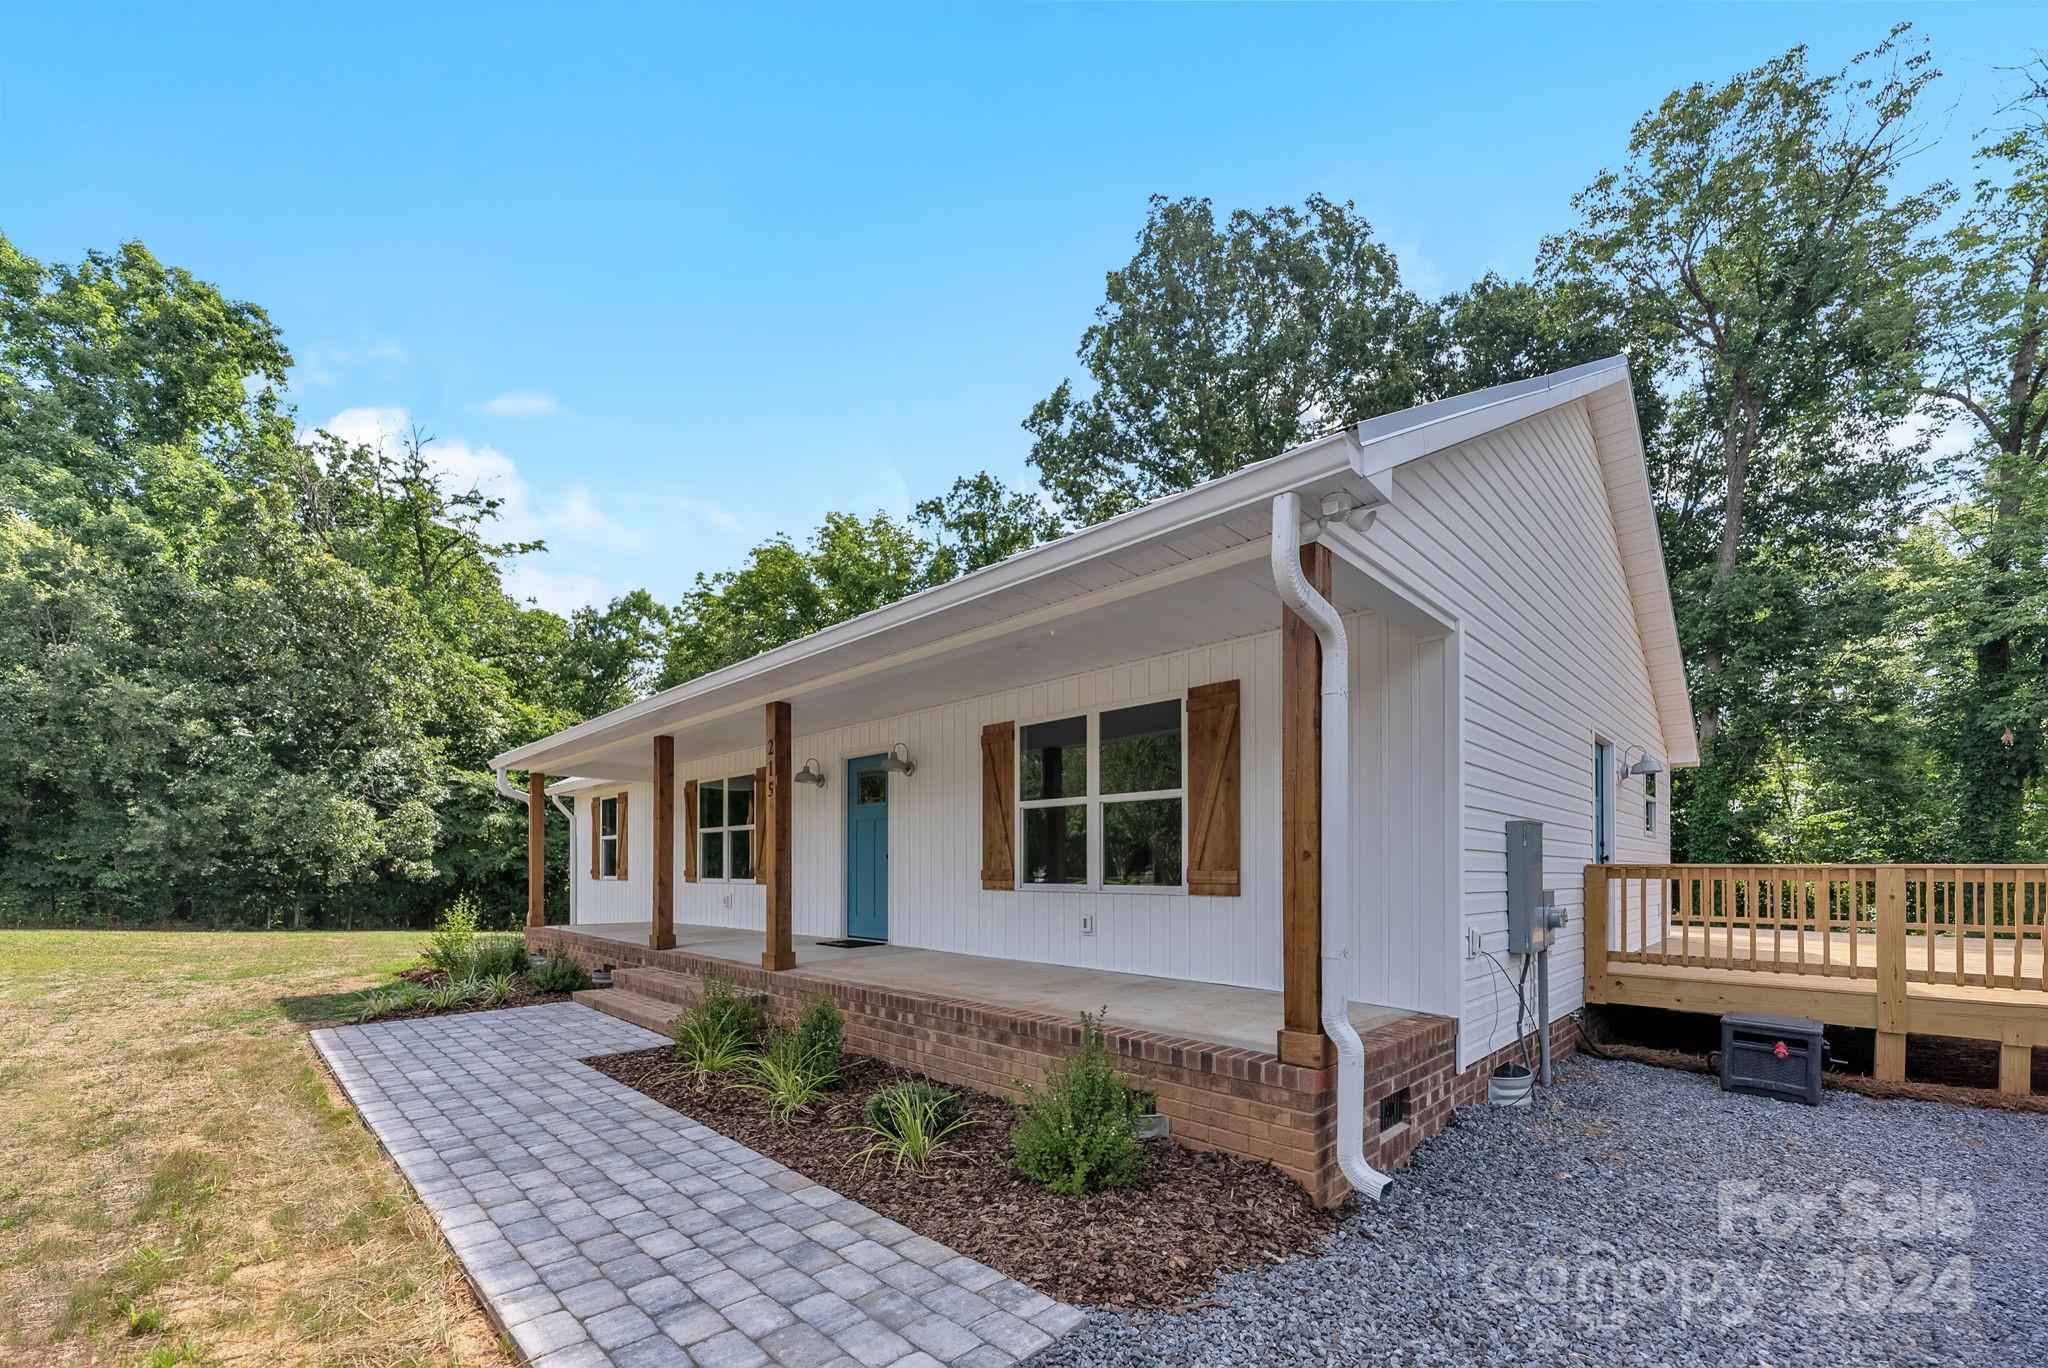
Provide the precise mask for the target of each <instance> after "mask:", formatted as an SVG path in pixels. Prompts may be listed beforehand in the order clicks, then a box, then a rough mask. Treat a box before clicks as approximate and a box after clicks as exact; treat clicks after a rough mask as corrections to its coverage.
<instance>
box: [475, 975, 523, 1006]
mask: <svg viewBox="0 0 2048 1368" xmlns="http://www.w3.org/2000/svg"><path fill="white" fill-rule="evenodd" d="M513 982H514V979H513V977H512V975H510V974H492V975H491V976H490V977H488V978H482V977H479V978H478V979H477V980H476V990H477V992H476V1000H477V1001H478V1002H482V1003H486V1004H488V1005H490V1006H492V1007H502V1006H504V1005H505V1004H506V1003H508V1002H510V1001H511V1000H512V984H513Z"/></svg>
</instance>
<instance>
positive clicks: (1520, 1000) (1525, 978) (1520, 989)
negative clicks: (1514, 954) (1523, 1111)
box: [1479, 945, 1536, 1078]
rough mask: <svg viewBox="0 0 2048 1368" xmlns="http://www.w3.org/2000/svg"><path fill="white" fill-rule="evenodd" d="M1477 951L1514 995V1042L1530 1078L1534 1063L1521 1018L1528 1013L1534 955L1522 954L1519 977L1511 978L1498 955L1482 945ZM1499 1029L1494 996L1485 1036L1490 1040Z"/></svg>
mask: <svg viewBox="0 0 2048 1368" xmlns="http://www.w3.org/2000/svg"><path fill="white" fill-rule="evenodd" d="M1479 953H1480V954H1482V955H1484V956H1486V958H1487V961H1488V962H1489V963H1491V964H1492V965H1493V971H1494V972H1495V973H1497V974H1499V975H1500V981H1501V982H1502V983H1503V984H1505V985H1506V986H1507V989H1508V991H1509V992H1511V993H1513V994H1514V995H1515V1043H1516V1044H1517V1045H1519V1046H1521V1049H1522V1067H1523V1068H1525V1069H1527V1070H1528V1071H1529V1076H1530V1077H1531V1078H1534V1077H1535V1076H1536V1063H1535V1061H1534V1060H1533V1059H1531V1058H1530V1056H1529V1038H1528V1036H1527V1035H1525V1034H1524V1033H1523V1031H1522V1019H1523V1018H1524V1017H1526V1016H1527V1015H1528V1014H1529V962H1530V961H1531V960H1533V959H1535V958H1536V957H1535V956H1534V955H1524V956H1522V973H1521V976H1520V978H1519V979H1513V978H1509V977H1508V970H1507V966H1506V965H1504V964H1502V963H1501V962H1500V959H1499V957H1498V956H1496V955H1495V954H1494V953H1493V951H1491V950H1489V949H1487V948H1486V947H1485V946H1483V945H1482V946H1480V947H1479ZM1499 1029H1500V999H1499V998H1497V997H1496V998H1495V999H1494V1000H1493V1019H1492V1020H1491V1021H1489V1022H1487V1023H1486V1033H1487V1038H1488V1039H1489V1040H1491V1039H1492V1038H1493V1033H1494V1032H1495V1031H1497V1030H1499Z"/></svg>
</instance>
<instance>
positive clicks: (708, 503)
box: [676, 494, 747, 537]
mask: <svg viewBox="0 0 2048 1368" xmlns="http://www.w3.org/2000/svg"><path fill="white" fill-rule="evenodd" d="M676 502H677V503H678V504H680V505H681V506H682V510H683V512H685V513H694V514H696V515H698V516H699V517H701V518H703V519H704V520H705V521H706V522H708V523H710V524H711V525H712V526H713V527H715V528H717V529H718V530H719V531H721V532H723V533H725V534H726V535H727V536H729V537H743V536H745V535H746V532H747V529H746V526H745V524H743V523H741V522H740V520H739V517H738V515H736V514H735V513H734V512H733V511H732V510H731V509H729V508H727V507H726V506H725V505H724V504H722V503H719V502H718V501H717V500H715V499H700V498H697V497H696V496H695V495H691V494H683V495H680V496H678V497H677V499H676Z"/></svg>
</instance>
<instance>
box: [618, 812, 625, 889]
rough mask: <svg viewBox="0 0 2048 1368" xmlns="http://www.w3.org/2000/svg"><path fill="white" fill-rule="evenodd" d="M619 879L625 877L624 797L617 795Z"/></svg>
mask: <svg viewBox="0 0 2048 1368" xmlns="http://www.w3.org/2000/svg"><path fill="white" fill-rule="evenodd" d="M618 871H619V877H620V878H621V879H623V878H625V877H626V795H625V794H624V793H621V794H619V863H618Z"/></svg>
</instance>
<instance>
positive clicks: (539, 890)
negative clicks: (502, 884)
mask: <svg viewBox="0 0 2048 1368" xmlns="http://www.w3.org/2000/svg"><path fill="white" fill-rule="evenodd" d="M526 924H527V925H528V926H546V925H547V924H548V777H547V776H546V775H545V774H542V773H541V772H540V771H539V770H529V771H527V774H526Z"/></svg>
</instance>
